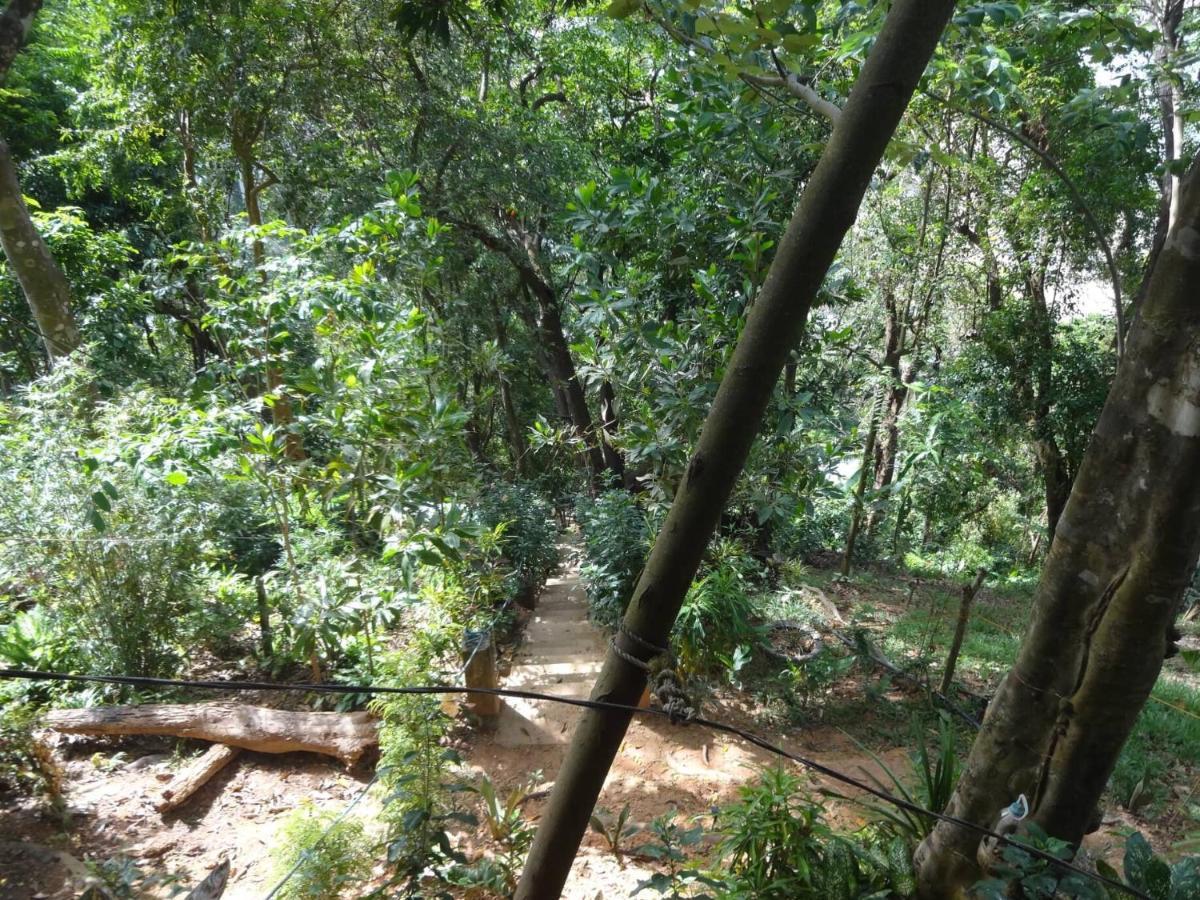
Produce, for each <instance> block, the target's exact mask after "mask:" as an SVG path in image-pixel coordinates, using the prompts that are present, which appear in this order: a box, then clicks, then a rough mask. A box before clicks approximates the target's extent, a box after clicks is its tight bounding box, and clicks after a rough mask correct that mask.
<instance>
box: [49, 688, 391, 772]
mask: <svg viewBox="0 0 1200 900" xmlns="http://www.w3.org/2000/svg"><path fill="white" fill-rule="evenodd" d="M46 725H47V726H48V727H49V728H53V729H54V730H55V731H62V732H64V733H66V734H167V735H172V736H174V737H183V738H195V739H197V740H202V741H214V742H215V743H218V744H229V745H231V746H234V747H241V748H243V749H245V750H257V751H258V752H260V753H294V752H296V751H298V750H303V751H307V752H309V753H320V754H323V755H325V756H334V757H337V758H338V759H340V760H341V761H342V762H344V763H345V764H346V765H347V766H352V765H354V764H355V763H356V762H358V759H359V757H361V756H362V755H363V754H364V753H365V752H366V751H367V750H369V749H370V748H372V747H374V746H376V745H377V744H378V743H379V736H378V735H377V734H376V732H375V722H374V720H373V719H372V718H371V717H370V716H369V715H367V713H361V712H354V713H336V712H288V711H286V710H280V709H266V708H265V707H260V706H246V705H244V704H240V703H228V702H224V701H221V702H217V703H179V704H173V703H163V704H147V705H145V706H103V707H95V708H93V709H56V710H52V711H51V712H49V713H47V715H46Z"/></svg>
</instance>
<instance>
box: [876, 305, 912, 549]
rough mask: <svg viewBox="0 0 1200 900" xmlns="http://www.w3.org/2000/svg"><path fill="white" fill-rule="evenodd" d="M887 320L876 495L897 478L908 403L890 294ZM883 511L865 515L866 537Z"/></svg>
mask: <svg viewBox="0 0 1200 900" xmlns="http://www.w3.org/2000/svg"><path fill="white" fill-rule="evenodd" d="M884 309H885V312H886V319H885V325H884V350H883V371H884V375H885V376H886V377H887V378H888V387H887V393H886V406H885V407H884V412H883V421H882V422H881V423H880V426H879V431H880V432H881V433H882V437H881V438H880V439H879V440H878V441H877V442H876V446H875V448H874V453H873V458H872V459H871V463H872V482H873V486H874V489H875V491H876V492H877V493H878V492H880V491H882V490H883V489H884V488H886V487H888V486H889V485H891V483H892V479H893V478H895V476H896V454H897V453H898V452H899V449H900V414H901V413H902V412H903V411H904V402H905V400H907V399H908V385H907V384H906V383H905V380H904V373H903V372H902V371H901V368H900V363H901V361H902V360H903V358H904V352H905V348H904V330H903V325H902V323H901V322H900V315H899V310H898V308H897V306H896V296H895V294H892V293H889V294H888V295H887V297H886V298H885V300H884ZM881 514H882V510H881V508H880V507H878V506H876V507H872V508H871V510H870V511H869V512H868V513H867V534H874V533H875V529H876V528H877V527H878V525H879V520H880V518H881Z"/></svg>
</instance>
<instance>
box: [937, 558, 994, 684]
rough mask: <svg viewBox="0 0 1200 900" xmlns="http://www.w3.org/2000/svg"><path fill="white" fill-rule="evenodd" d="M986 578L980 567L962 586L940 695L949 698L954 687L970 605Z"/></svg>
mask: <svg viewBox="0 0 1200 900" xmlns="http://www.w3.org/2000/svg"><path fill="white" fill-rule="evenodd" d="M986 577H987V569H985V568H983V567H982V566H980V567H979V570H978V571H976V573H975V580H974V581H972V582H971V583H970V584H966V585H963V589H962V599H961V600H960V601H959V604H958V622H957V623H956V625H955V626H954V640H952V641H951V642H950V652H949V653H947V654H946V670H945V671H944V672H942V688H941V690H942V693H943V694H945V695H946V696H947V697H948V696H950V688H951V687H953V685H954V670H955V669H956V668H957V667H958V654H959V652H960V651H961V650H962V645H963V640H964V639H965V638H966V636H967V622H968V621H969V619H970V616H971V603H972V601H973V600H974V599H975V595H976V594H978V593H979V589H980V588H981V587H983V579H984V578H986Z"/></svg>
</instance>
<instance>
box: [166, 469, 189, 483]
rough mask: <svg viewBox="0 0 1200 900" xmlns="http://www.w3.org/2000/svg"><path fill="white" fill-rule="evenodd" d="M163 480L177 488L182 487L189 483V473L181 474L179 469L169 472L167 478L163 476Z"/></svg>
mask: <svg viewBox="0 0 1200 900" xmlns="http://www.w3.org/2000/svg"><path fill="white" fill-rule="evenodd" d="M163 480H164V481H166V482H167V484H173V485H175V486H176V487H182V486H183V485H185V484H187V483H188V477H187V473H186V472H180V471H179V470H178V469H175V470H173V471H171V472H168V473H167V474H166V475H165V476H163Z"/></svg>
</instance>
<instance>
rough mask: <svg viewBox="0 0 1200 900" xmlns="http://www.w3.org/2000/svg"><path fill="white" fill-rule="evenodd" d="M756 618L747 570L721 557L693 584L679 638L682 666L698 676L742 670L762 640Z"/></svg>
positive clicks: (680, 620) (681, 617) (678, 622)
mask: <svg viewBox="0 0 1200 900" xmlns="http://www.w3.org/2000/svg"><path fill="white" fill-rule="evenodd" d="M753 618H754V604H753V601H752V600H751V595H750V592H749V590H748V585H747V583H746V577H745V574H744V572H743V570H742V569H741V568H739V567H738V565H737V564H736V560H735V559H730V558H719V559H718V562H717V564H716V567H715V568H713V569H712V570H711V571H710V572H708V574H706V575H705V576H704V577H702V578H701V579H700V580H699V581H697V582H696V583H694V584H693V585H692V587H691V589H690V590H689V591H688V594H687V597H686V598H685V599H684V601H683V606H682V607H681V608H680V610H679V617H678V619H677V620H676V622H675V632H674V636H675V646H676V649H677V652H678V655H679V664H680V667H681V668H682V669H683V670H684V671H685V672H694V673H703V672H711V671H713V670H715V669H717V668H719V667H724V668H726V669H727V670H730V671H732V670H735V669H737V668H740V667H741V665H740V664H743V663H744V662H745V661H746V660H747V659H748V658H749V650H750V649H751V648H752V647H753V646H754V645H755V644H756V643H758V641H759V640H760V639H761V636H762V631H761V629H760V628H758V627H757V626H756V625H754V624H753Z"/></svg>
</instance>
